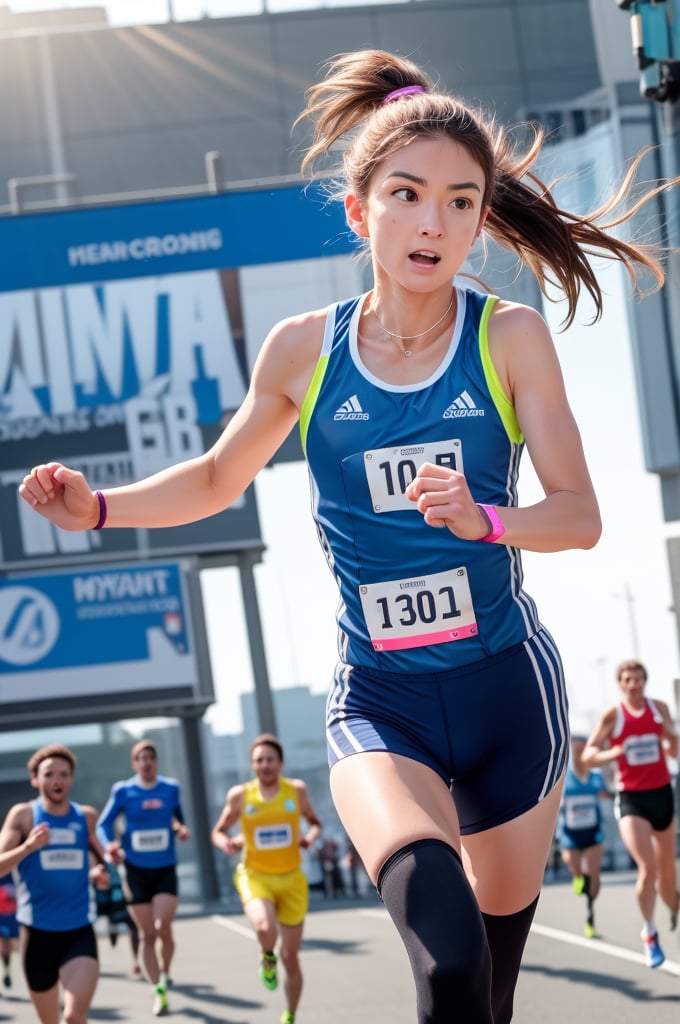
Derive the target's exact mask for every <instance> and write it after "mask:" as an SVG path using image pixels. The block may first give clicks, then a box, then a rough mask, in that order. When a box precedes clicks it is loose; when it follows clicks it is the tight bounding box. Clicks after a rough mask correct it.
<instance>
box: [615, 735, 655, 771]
mask: <svg viewBox="0 0 680 1024" xmlns="http://www.w3.org/2000/svg"><path fill="white" fill-rule="evenodd" d="M623 752H624V754H625V755H626V760H627V761H628V764H629V765H631V766H632V767H634V768H637V767H638V766H639V765H642V764H654V763H655V761H658V760H659V757H660V750H659V737H658V736H657V735H656V734H655V733H648V734H647V735H646V736H629V738H628V739H627V740H624V743H623Z"/></svg>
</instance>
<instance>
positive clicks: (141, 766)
mask: <svg viewBox="0 0 680 1024" xmlns="http://www.w3.org/2000/svg"><path fill="white" fill-rule="evenodd" d="M132 765H133V767H134V769H135V771H136V772H137V774H138V775H139V777H140V779H142V780H143V781H144V782H153V781H154V780H155V778H156V772H157V771H158V762H157V761H156V755H155V754H154V752H153V750H140V751H139V753H138V754H135V756H134V757H133V759H132Z"/></svg>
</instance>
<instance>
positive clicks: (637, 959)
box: [531, 922, 680, 977]
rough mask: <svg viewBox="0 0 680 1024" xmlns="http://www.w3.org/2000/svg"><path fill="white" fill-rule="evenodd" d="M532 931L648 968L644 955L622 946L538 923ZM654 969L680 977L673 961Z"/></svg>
mask: <svg viewBox="0 0 680 1024" xmlns="http://www.w3.org/2000/svg"><path fill="white" fill-rule="evenodd" d="M531 931H532V932H534V933H535V934H536V935H543V936H544V937H545V938H546V939H557V941H558V942H568V943H569V944H570V945H572V946H582V947H583V949H587V950H589V951H590V952H591V953H604V954H605V955H606V956H615V957H618V959H619V960H629V961H630V962H631V963H634V964H642V966H643V967H646V966H647V961H646V960H645V958H644V956H643V955H642V953H634V952H633V950H632V949H624V948H623V947H622V946H612V945H611V943H609V942H602V941H601V940H600V939H586V938H584V937H582V936H581V935H573V934H572V933H571V932H565V931H562V930H561V929H560V928H550V927H548V925H545V924H536V922H534V923H533V924H532V926H531ZM654 969H655V970H657V971H666V973H667V974H674V975H676V977H680V964H676V963H674V962H673V961H672V960H665V961H664V963H662V964H661V966H660V967H656V968H654Z"/></svg>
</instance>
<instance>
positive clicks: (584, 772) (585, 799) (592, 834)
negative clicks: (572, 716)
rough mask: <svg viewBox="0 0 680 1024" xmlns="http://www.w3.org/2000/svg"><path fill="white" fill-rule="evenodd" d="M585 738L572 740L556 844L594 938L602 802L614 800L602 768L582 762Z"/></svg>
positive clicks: (589, 934) (600, 851) (590, 935)
mask: <svg viewBox="0 0 680 1024" xmlns="http://www.w3.org/2000/svg"><path fill="white" fill-rule="evenodd" d="M585 745H586V737H585V736H572V737H571V758H570V761H569V767H568V768H567V774H566V776H565V779H564V789H563V790H562V802H561V804H560V813H559V817H558V819H557V841H558V843H559V846H560V854H561V857H562V860H563V861H564V863H565V865H566V866H567V867H568V868H569V871H570V872H571V874H572V878H573V885H574V892H575V893H576V895H577V896H585V898H586V901H587V905H588V910H587V915H586V924H585V933H586V935H587V937H588V938H589V939H594V938H595V912H594V903H595V900H596V899H597V897H598V895H599V892H600V867H601V865H602V855H603V853H604V845H603V843H604V830H603V827H602V811H601V809H600V799H601V798H603V797H611V796H612V794H611V793H610V792H609V791H608V789H607V787H606V786H605V782H604V777H603V775H602V772H601V771H600V770H599V768H588V766H587V765H584V764H583V761H582V759H581V757H582V754H583V751H584V749H585Z"/></svg>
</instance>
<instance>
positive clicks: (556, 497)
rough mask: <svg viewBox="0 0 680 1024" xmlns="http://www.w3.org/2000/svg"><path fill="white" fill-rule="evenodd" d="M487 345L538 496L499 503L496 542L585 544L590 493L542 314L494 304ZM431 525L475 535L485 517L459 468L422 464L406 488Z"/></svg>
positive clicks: (594, 521)
mask: <svg viewBox="0 0 680 1024" xmlns="http://www.w3.org/2000/svg"><path fill="white" fill-rule="evenodd" d="M489 350H490V354H491V357H492V360H493V363H494V367H495V369H496V372H497V374H498V378H499V382H500V384H501V387H502V388H503V390H504V392H505V394H506V396H507V397H508V399H509V400H510V401H511V403H512V405H513V406H514V409H515V413H516V416H517V420H518V422H519V426H520V429H521V431H522V434H523V436H524V438H525V440H526V445H527V449H528V451H529V454H530V455H531V459H532V462H533V465H534V468H535V470H536V473H537V475H538V478H539V480H540V482H541V486H542V488H543V491H544V493H545V498H544V499H543V500H542V501H539V502H537V503H536V504H535V505H531V506H528V507H524V508H507V507H505V506H502V507H500V510H497V511H499V515H500V518H501V520H502V522H503V525H504V526H505V529H506V533H505V535H504V536H503V537H502V538H501V539H500V540H499V541H498V542H497V543H502V544H507V545H512V546H516V547H521V548H525V549H526V550H529V551H562V550H567V549H569V548H589V547H592V546H593V545H594V544H595V543H596V542H597V540H598V539H599V536H600V529H601V524H600V516H599V511H598V507H597V499H596V498H595V493H594V490H593V486H592V483H591V480H590V475H589V473H588V468H587V466H586V461H585V456H584V453H583V446H582V444H581V438H580V435H579V431H578V428H577V426H576V422H575V420H574V417H573V415H572V412H571V409H570V408H569V403H568V401H567V396H566V392H565V389H564V381H563V378H562V371H561V368H560V365H559V360H558V358H557V353H556V352H555V347H554V345H553V342H552V338H551V337H550V332H549V330H548V327H547V325H546V324H545V322H544V320H543V319H542V317H541V316H540V315H539V314H538V313H536V311H535V310H532V309H529V307H527V306H518V305H514V304H508V303H499V304H498V306H497V308H496V310H494V312H493V313H492V315H491V317H490V318H489ZM407 493H408V496H409V497H410V498H411V499H412V500H415V501H417V503H418V508H419V509H420V511H421V512H422V513H423V514H424V515H425V519H426V521H427V522H428V523H429V524H430V525H432V526H447V527H448V528H449V529H450V530H451V531H452V532H453V533H455V534H456V535H457V536H459V537H463V538H464V539H466V540H479V539H480V538H481V537H482V536H484V534H485V533H486V532H487V524H486V522H485V520H484V519H483V517H482V514H481V513H480V511H479V509H478V508H477V506H476V504H475V501H483V500H484V499H483V497H481V496H478V495H473V494H472V493H471V492H470V490H469V488H468V485H467V481H466V480H465V477H464V475H463V474H462V473H455V472H454V471H452V470H448V469H446V468H445V467H441V466H439V467H435V466H431V465H426V466H423V467H421V468H420V470H419V471H418V475H417V477H416V479H415V480H414V482H413V483H412V484H411V486H410V488H409V490H408V492H407Z"/></svg>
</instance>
